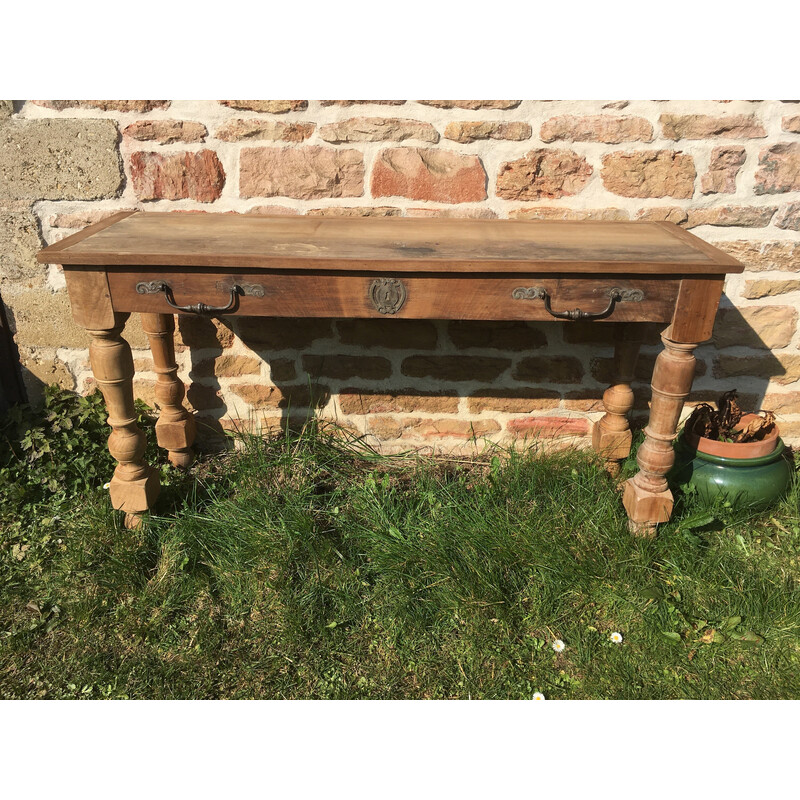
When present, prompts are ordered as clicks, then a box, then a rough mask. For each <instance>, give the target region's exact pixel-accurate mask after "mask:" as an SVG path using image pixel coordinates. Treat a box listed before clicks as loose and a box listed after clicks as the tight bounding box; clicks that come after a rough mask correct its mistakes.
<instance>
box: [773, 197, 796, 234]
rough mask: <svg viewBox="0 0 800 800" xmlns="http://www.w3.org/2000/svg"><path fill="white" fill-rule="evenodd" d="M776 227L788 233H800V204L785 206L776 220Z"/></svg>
mask: <svg viewBox="0 0 800 800" xmlns="http://www.w3.org/2000/svg"><path fill="white" fill-rule="evenodd" d="M775 226H776V227H777V228H783V229H784V230H787V231H800V203H789V205H786V206H783V208H781V210H780V213H779V214H778V216H777V217H776V218H775Z"/></svg>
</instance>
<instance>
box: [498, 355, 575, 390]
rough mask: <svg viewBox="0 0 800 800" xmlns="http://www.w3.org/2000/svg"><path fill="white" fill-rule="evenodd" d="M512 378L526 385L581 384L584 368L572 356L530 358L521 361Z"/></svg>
mask: <svg viewBox="0 0 800 800" xmlns="http://www.w3.org/2000/svg"><path fill="white" fill-rule="evenodd" d="M512 377H513V378H514V380H516V381H525V382H526V383H536V384H538V383H580V382H581V380H582V379H583V366H582V365H581V362H580V361H578V359H577V358H573V357H572V356H528V357H527V358H523V359H521V360H520V361H519V363H518V364H517V366H516V367H514V371H513V373H512Z"/></svg>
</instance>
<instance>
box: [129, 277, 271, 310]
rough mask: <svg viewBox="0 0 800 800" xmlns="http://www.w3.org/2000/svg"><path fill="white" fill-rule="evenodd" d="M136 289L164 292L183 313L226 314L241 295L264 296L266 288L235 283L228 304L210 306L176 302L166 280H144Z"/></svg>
mask: <svg viewBox="0 0 800 800" xmlns="http://www.w3.org/2000/svg"><path fill="white" fill-rule="evenodd" d="M136 291H137V292H138V293H139V294H157V293H158V292H164V298H165V299H166V301H167V304H168V305H169V306H170V308H174V309H175V310H176V311H180V312H181V313H183V314H225V313H227V312H228V311H233V309H234V308H235V307H236V305H237V302H238V296H239V295H248V294H249V295H253V296H254V297H263V296H264V288H263V287H262V286H260V285H258V284H246V288H245V287H242V286H241V285H239V284H238V283H234V284H233V286H231V288H230V293H231V299H230V301H229V302H228V305H226V306H208V305H206V304H205V303H195V304H194V305H188V306H179V305H178V304H177V303H176V302H175V296H174V295H173V294H172V287H171V286H170V285H169V284H168V283H167V282H166V281H142V282H141V283H137V284H136Z"/></svg>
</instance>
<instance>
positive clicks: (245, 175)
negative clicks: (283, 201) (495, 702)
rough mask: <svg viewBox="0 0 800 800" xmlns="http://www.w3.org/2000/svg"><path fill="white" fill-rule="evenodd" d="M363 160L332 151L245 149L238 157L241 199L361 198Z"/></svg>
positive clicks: (350, 152) (346, 152)
mask: <svg viewBox="0 0 800 800" xmlns="http://www.w3.org/2000/svg"><path fill="white" fill-rule="evenodd" d="M363 194H364V156H363V155H362V153H360V152H359V151H358V150H337V149H334V148H330V147H297V148H295V147H245V148H243V149H242V151H241V153H240V156H239V195H240V196H241V197H277V196H283V197H294V198H297V199H299V200H314V199H319V198H322V197H360V196H361V195H363Z"/></svg>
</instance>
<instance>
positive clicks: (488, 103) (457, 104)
mask: <svg viewBox="0 0 800 800" xmlns="http://www.w3.org/2000/svg"><path fill="white" fill-rule="evenodd" d="M417 102H418V103H422V105H424V106H433V107H434V108H461V109H464V110H466V111H480V110H481V109H484V108H492V109H500V110H503V109H509V108H516V107H517V106H518V105H519V104H520V103H521V102H522V101H521V100H418V101H417Z"/></svg>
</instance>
